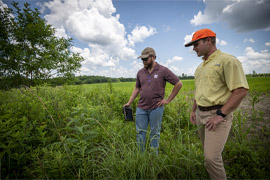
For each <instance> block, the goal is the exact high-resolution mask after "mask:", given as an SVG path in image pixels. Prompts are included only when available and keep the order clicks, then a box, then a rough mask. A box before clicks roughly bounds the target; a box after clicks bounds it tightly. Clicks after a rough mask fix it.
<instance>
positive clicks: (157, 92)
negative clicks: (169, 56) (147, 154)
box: [124, 47, 182, 153]
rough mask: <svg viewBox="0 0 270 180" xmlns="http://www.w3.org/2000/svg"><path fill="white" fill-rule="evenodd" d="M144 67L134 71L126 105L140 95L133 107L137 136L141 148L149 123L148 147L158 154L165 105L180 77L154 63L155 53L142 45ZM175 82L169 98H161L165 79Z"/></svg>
mask: <svg viewBox="0 0 270 180" xmlns="http://www.w3.org/2000/svg"><path fill="white" fill-rule="evenodd" d="M138 58H141V60H142V62H143V65H144V68H142V69H141V70H139V72H138V73H137V79H136V85H135V88H134V90H133V92H132V95H131V97H130V99H129V101H128V103H127V104H125V105H124V107H125V106H130V105H131V104H132V102H133V101H134V99H135V98H136V97H137V96H138V94H140V99H139V102H138V106H137V110H136V131H137V135H136V139H137V143H138V145H139V148H140V150H141V151H144V149H145V141H146V132H147V127H148V125H150V146H151V148H153V149H154V150H155V151H156V153H158V147H159V140H160V129H161V123H162V116H163V112H164V105H166V104H169V103H170V102H171V101H172V100H173V99H174V97H175V96H176V95H177V93H178V92H179V90H180V89H181V87H182V83H181V81H180V80H179V78H178V77H177V76H176V75H175V74H174V73H172V72H171V71H170V70H169V69H168V68H166V67H164V66H162V65H160V64H158V63H157V62H155V60H156V52H155V50H154V49H153V48H151V47H147V48H145V49H144V50H143V51H142V53H141V56H139V57H138ZM167 81H168V82H169V83H171V84H172V85H174V87H173V90H172V92H171V94H170V95H169V97H168V99H164V94H165V86H166V82H167Z"/></svg>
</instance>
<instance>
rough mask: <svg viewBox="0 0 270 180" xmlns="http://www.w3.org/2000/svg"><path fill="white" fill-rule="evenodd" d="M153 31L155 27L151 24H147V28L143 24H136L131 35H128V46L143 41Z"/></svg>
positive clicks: (152, 33) (154, 31)
mask: <svg viewBox="0 0 270 180" xmlns="http://www.w3.org/2000/svg"><path fill="white" fill-rule="evenodd" d="M155 33H156V29H155V28H153V27H151V26H149V28H147V27H145V26H136V27H135V28H134V29H133V30H132V32H131V35H128V40H129V44H130V46H132V47H134V44H135V43H137V42H143V41H144V39H146V38H148V37H149V36H152V35H154V34H155Z"/></svg>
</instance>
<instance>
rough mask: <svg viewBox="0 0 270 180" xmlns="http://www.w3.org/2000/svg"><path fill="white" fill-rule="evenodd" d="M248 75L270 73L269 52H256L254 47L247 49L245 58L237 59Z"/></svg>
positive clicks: (239, 57)
mask: <svg viewBox="0 0 270 180" xmlns="http://www.w3.org/2000/svg"><path fill="white" fill-rule="evenodd" d="M237 58H238V59H239V60H240V61H241V63H242V65H243V68H244V71H245V73H246V74H251V73H252V72H253V70H254V71H256V72H257V73H270V53H269V51H268V50H262V51H260V52H256V51H254V49H253V48H252V47H246V49H245V53H244V56H238V57H237Z"/></svg>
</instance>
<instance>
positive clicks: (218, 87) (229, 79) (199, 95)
mask: <svg viewBox="0 0 270 180" xmlns="http://www.w3.org/2000/svg"><path fill="white" fill-rule="evenodd" d="M195 87H196V92H195V100H196V103H197V105H199V106H204V107H208V106H214V105H224V104H225V103H226V102H227V100H228V99H229V97H230V96H231V91H232V90H234V89H237V88H240V87H244V88H246V89H249V86H248V83H247V79H246V76H245V74H244V71H243V67H242V64H241V63H240V61H239V60H238V59H236V57H234V56H232V55H229V54H226V53H222V52H221V51H220V50H217V51H215V52H214V53H213V54H211V55H210V56H209V58H208V59H207V60H206V61H204V62H202V63H201V64H200V65H199V66H198V68H197V69H196V72H195Z"/></svg>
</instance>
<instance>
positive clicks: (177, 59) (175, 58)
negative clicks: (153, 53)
mask: <svg viewBox="0 0 270 180" xmlns="http://www.w3.org/2000/svg"><path fill="white" fill-rule="evenodd" d="M182 60H183V58H182V57H180V56H174V57H173V58H172V59H168V60H167V61H166V63H165V66H168V65H169V64H172V63H174V62H179V61H182Z"/></svg>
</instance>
